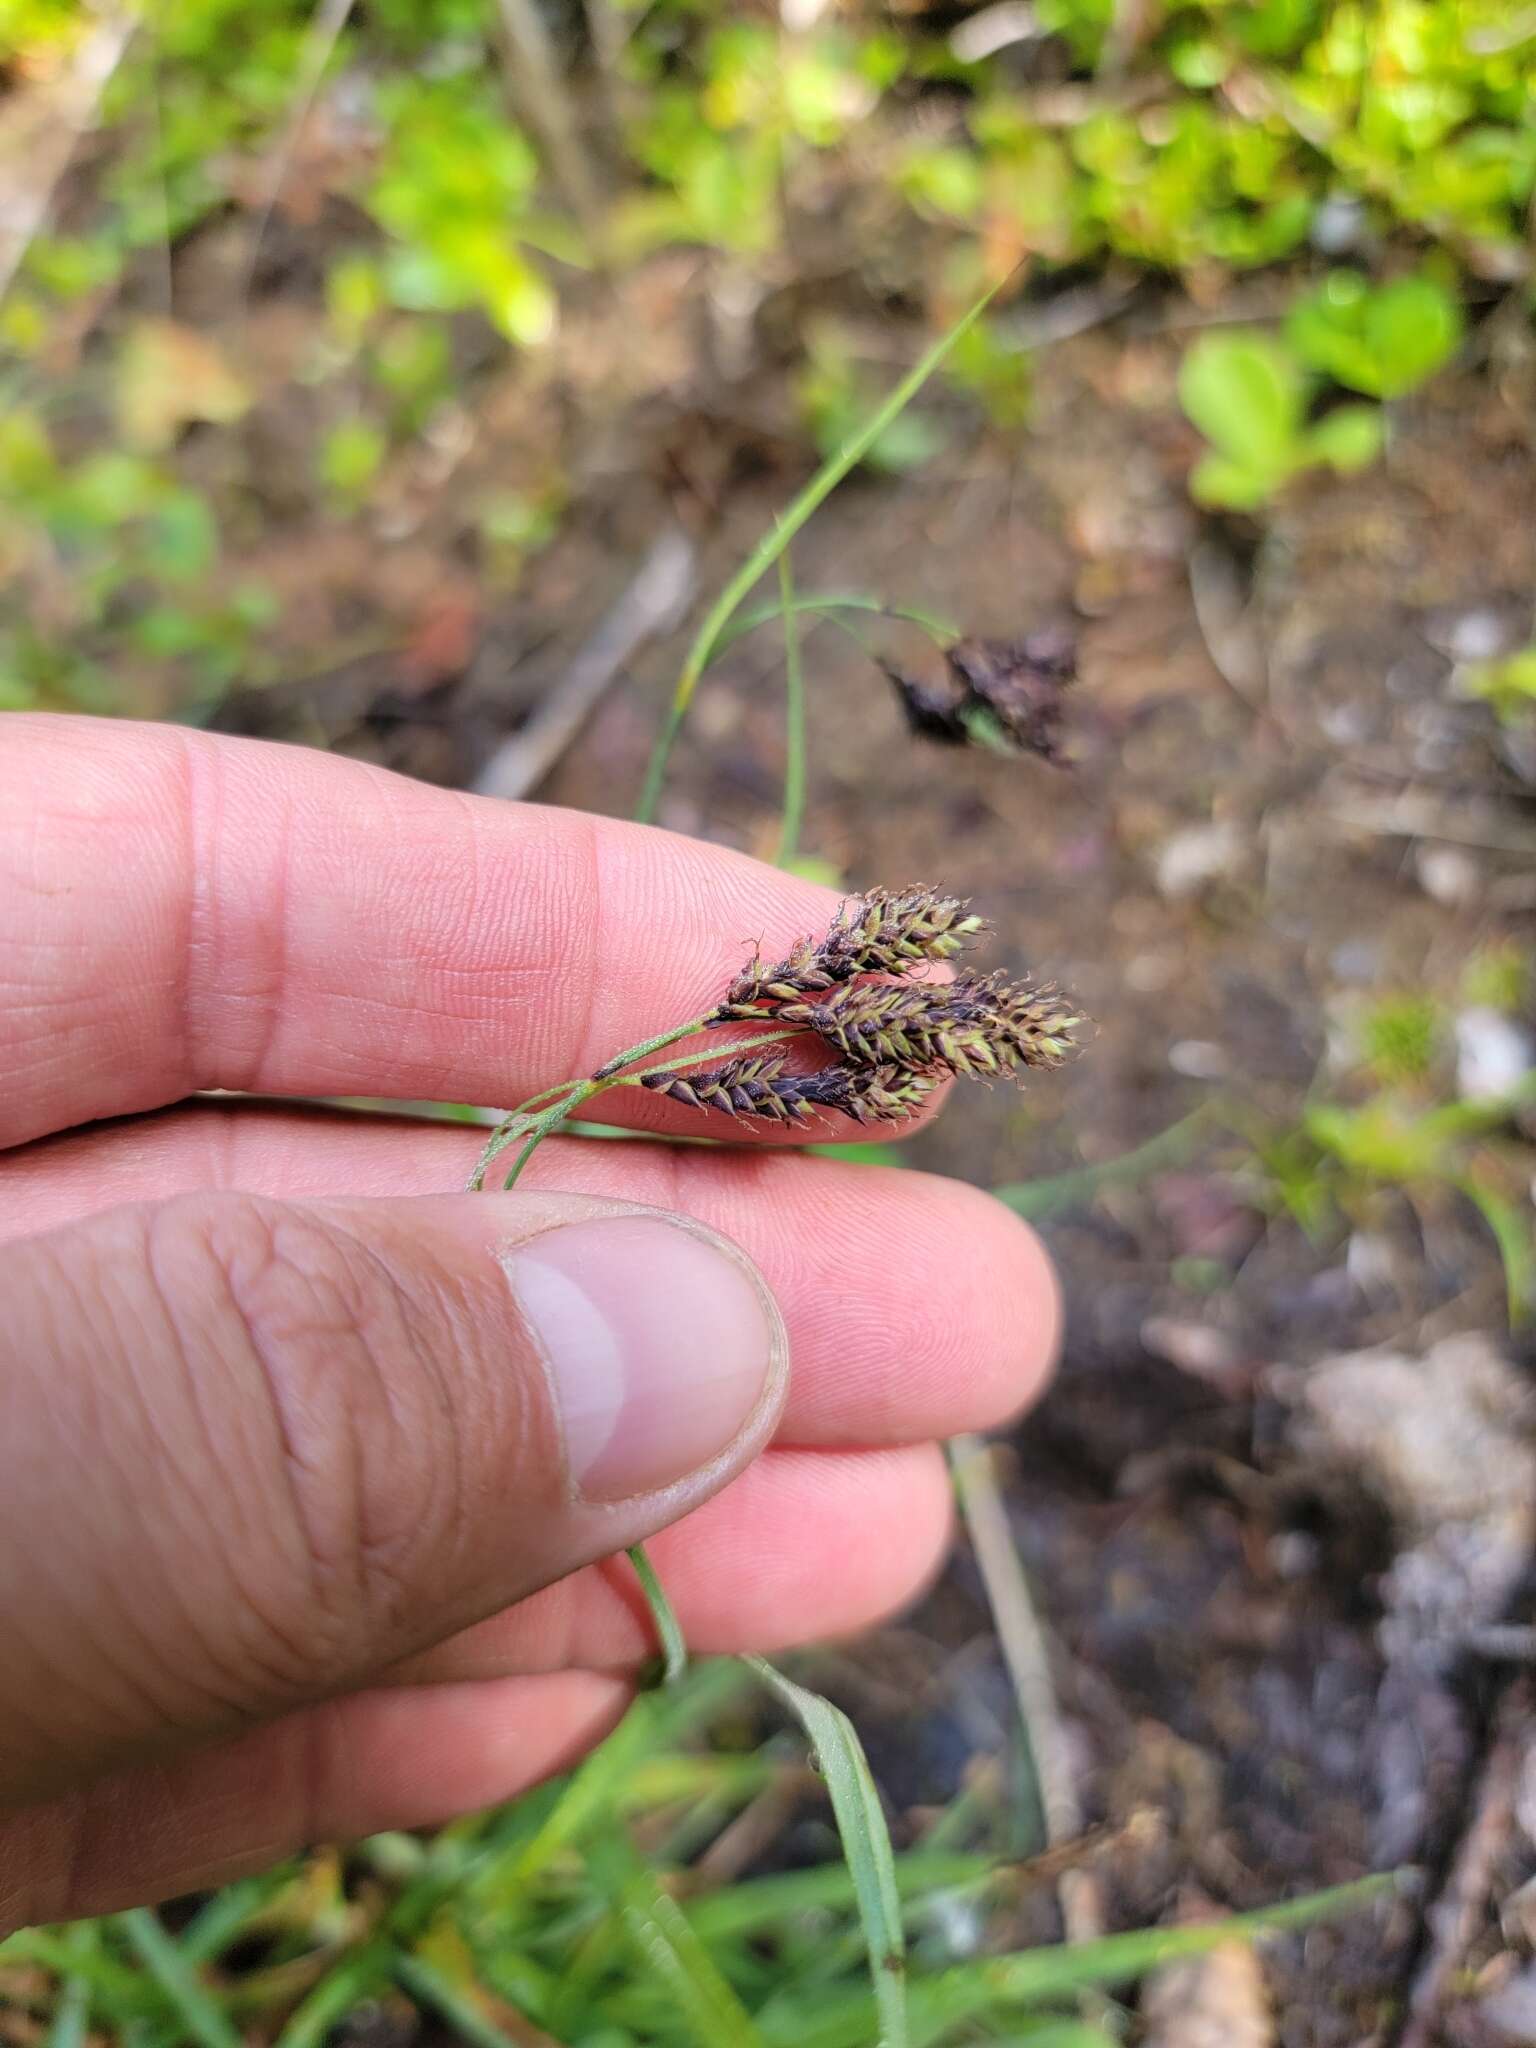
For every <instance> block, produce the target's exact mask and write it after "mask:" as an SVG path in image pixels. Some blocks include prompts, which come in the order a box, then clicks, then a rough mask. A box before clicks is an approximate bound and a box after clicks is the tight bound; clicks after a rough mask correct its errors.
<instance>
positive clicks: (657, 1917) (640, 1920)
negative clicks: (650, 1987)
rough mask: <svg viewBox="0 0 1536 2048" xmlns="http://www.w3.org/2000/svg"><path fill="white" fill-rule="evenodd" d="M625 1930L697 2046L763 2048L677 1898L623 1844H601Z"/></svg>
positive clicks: (761, 2038)
mask: <svg viewBox="0 0 1536 2048" xmlns="http://www.w3.org/2000/svg"><path fill="white" fill-rule="evenodd" d="M598 1861H599V1863H600V1865H606V1866H607V1869H608V1871H609V1873H610V1879H611V1882H612V1885H613V1892H614V1896H615V1900H616V1903H617V1905H618V1909H619V1916H620V1918H621V1919H622V1921H623V1923H624V1931H625V1933H626V1934H627V1935H628V1937H629V1940H630V1942H631V1944H632V1946H633V1948H634V1951H635V1954H636V1955H637V1957H638V1958H639V1960H640V1963H641V1965H642V1967H643V1968H644V1970H645V1971H646V1973H647V1974H648V1975H649V1976H650V1977H651V1978H652V1979H653V1980H654V1981H655V1983H656V1984H657V1986H658V1987H659V1989H660V1990H661V1991H662V1992H663V1993H664V1994H665V1997H666V2001H667V2005H668V2007H669V2009H670V2010H671V2011H673V2012H675V2013H676V2015H677V2017H678V2018H679V2019H680V2020H681V2021H682V2023H683V2025H684V2027H685V2028H686V2029H687V2031H688V2032H689V2034H690V2035H691V2036H692V2037H693V2039H694V2040H695V2041H696V2042H697V2043H698V2048H763V2037H762V2035H761V2034H760V2033H759V2032H758V2030H757V2028H756V2026H755V2025H754V2023H753V2020H752V2015H751V2014H750V2013H749V2012H748V2011H747V2009H746V2007H745V2006H744V2005H743V2004H742V2002H741V2000H740V1999H739V1998H738V1997H737V1995H736V1993H735V1991H734V1990H733V1989H732V1988H731V1986H730V1984H729V1983H728V1982H727V1981H726V1979H725V1977H724V1976H723V1975H722V1974H721V1972H720V1970H719V1968H718V1967H717V1965H716V1963H715V1961H714V1958H713V1957H712V1956H711V1955H710V1953H709V1950H708V1949H707V1948H706V1947H705V1945H704V1943H703V1942H702V1941H701V1940H700V1938H699V1936H698V1934H697V1932H696V1931H695V1929H694V1928H693V1927H692V1926H691V1925H690V1923H689V1921H688V1919H687V1917H686V1916H685V1915H684V1913H683V1911H682V1909H681V1907H680V1906H679V1905H678V1903H677V1901H676V1899H674V1898H671V1897H670V1896H669V1895H668V1894H667V1893H666V1892H664V1891H663V1890H662V1888H661V1886H660V1885H659V1884H658V1883H657V1881H656V1878H655V1876H654V1874H653V1873H652V1872H651V1871H650V1870H648V1869H647V1868H646V1866H645V1865H644V1864H643V1863H642V1862H641V1861H640V1859H639V1857H638V1856H636V1855H634V1854H633V1853H632V1852H630V1850H629V1849H628V1846H627V1844H620V1843H619V1842H617V1841H614V1842H609V1843H605V1844H604V1845H603V1850H602V1854H601V1856H600V1857H599V1859H598Z"/></svg>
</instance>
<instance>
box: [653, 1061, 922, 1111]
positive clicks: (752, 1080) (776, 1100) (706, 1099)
mask: <svg viewBox="0 0 1536 2048" xmlns="http://www.w3.org/2000/svg"><path fill="white" fill-rule="evenodd" d="M783 1066H784V1062H783V1058H782V1056H780V1057H778V1058H771V1059H741V1060H730V1061H727V1062H726V1064H725V1065H723V1066H720V1067H710V1068H707V1069H704V1070H702V1071H701V1070H699V1069H695V1070H693V1071H692V1072H689V1073H686V1074H684V1073H672V1074H647V1075H646V1077H645V1080H644V1082H643V1084H642V1085H643V1086H644V1087H646V1088H649V1089H651V1090H653V1091H654V1092H655V1093H656V1094H658V1095H667V1096H670V1097H671V1098H672V1100H673V1101H674V1102H681V1103H684V1104H685V1105H686V1106H687V1107H688V1108H690V1109H714V1110H719V1111H721V1112H722V1113H723V1114H724V1115H726V1116H734V1117H742V1116H760V1117H766V1118H768V1119H770V1120H771V1121H772V1122H775V1123H795V1124H799V1123H804V1122H805V1121H806V1120H807V1117H808V1115H809V1113H810V1111H811V1110H813V1109H832V1110H837V1111H839V1112H840V1113H841V1114H842V1115H843V1116H846V1117H851V1118H852V1120H853V1121H854V1122H855V1123H860V1124H864V1123H902V1122H905V1120H906V1119H907V1118H908V1117H909V1116H913V1115H915V1114H916V1112H917V1111H918V1110H919V1109H920V1108H921V1107H922V1105H923V1103H924V1102H925V1101H926V1100H927V1098H928V1097H929V1096H930V1095H931V1094H932V1093H933V1091H934V1089H935V1088H937V1086H938V1085H939V1084H938V1081H937V1080H936V1079H934V1078H933V1077H931V1076H929V1075H926V1074H911V1073H904V1072H903V1071H902V1070H901V1069H900V1068H898V1067H885V1066H882V1067H861V1068H857V1069H853V1068H848V1067H823V1068H822V1069H821V1070H820V1071H819V1072H818V1073H814V1074H786V1073H785V1072H784V1071H783Z"/></svg>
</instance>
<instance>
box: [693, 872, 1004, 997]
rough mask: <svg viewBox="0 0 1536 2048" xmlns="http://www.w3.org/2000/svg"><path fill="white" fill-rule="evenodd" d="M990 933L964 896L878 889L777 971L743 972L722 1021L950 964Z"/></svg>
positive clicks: (759, 964) (757, 964)
mask: <svg viewBox="0 0 1536 2048" xmlns="http://www.w3.org/2000/svg"><path fill="white" fill-rule="evenodd" d="M985 930H986V923H985V920H984V919H982V918H980V917H978V916H977V915H976V914H975V913H974V912H973V911H972V910H971V908H970V906H969V905H968V904H966V903H963V902H961V901H960V900H959V899H958V898H957V897H953V896H941V895H939V894H938V893H937V891H936V890H933V889H920V888H913V889H873V890H871V891H870V893H869V894H868V895H867V896H865V897H863V898H861V899H860V900H858V901H857V902H852V903H845V904H844V905H843V907H842V909H841V910H840V911H839V912H838V914H837V916H836V918H835V919H834V920H833V923H832V926H831V929H830V930H829V931H828V932H827V933H826V935H825V937H823V938H821V939H802V940H801V941H800V943H799V944H798V945H797V946H795V947H794V948H793V950H792V951H791V952H790V953H788V954H787V955H786V956H785V958H784V959H782V960H780V961H777V962H775V963H774V964H773V965H771V966H769V965H765V964H764V962H763V961H761V960H754V961H753V962H752V964H751V965H750V966H749V967H747V968H745V969H744V970H743V972H742V973H740V974H739V975H738V976H737V977H736V979H735V981H734V982H732V984H731V986H730V988H729V989H728V990H727V991H726V996H725V1001H724V1002H723V1003H721V1005H720V1008H719V1010H718V1011H717V1013H716V1015H717V1016H718V1017H719V1018H720V1019H721V1020H724V1019H726V1018H728V1017H757V1016H761V1015H762V1014H763V1013H764V1011H765V1010H767V1011H771V1010H772V1009H773V1008H774V1007H775V1006H776V1005H778V1004H780V1003H793V1002H799V1001H801V1000H802V999H804V998H805V997H808V996H817V995H822V994H825V992H826V991H827V990H829V989H833V988H838V987H841V986H842V985H843V984H844V983H845V982H850V981H853V980H854V979H855V978H856V977H857V976H859V975H861V974H905V973H907V972H909V970H910V969H912V968H913V967H916V966H918V965H920V964H921V963H922V962H923V961H926V960H949V959H952V958H953V957H954V955H955V954H956V953H958V952H960V951H961V950H962V949H963V948H964V947H965V946H967V945H969V944H970V943H971V941H972V940H973V939H975V938H977V937H979V936H980V934H981V933H982V932H984V931H985Z"/></svg>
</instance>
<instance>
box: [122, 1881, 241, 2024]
mask: <svg viewBox="0 0 1536 2048" xmlns="http://www.w3.org/2000/svg"><path fill="white" fill-rule="evenodd" d="M118 1925H119V1927H121V1928H122V1930H123V1933H124V1934H125V1935H126V1936H127V1938H128V1941H129V1943H130V1944H131V1946H132V1947H133V1948H135V1949H136V1950H137V1951H138V1953H139V1956H140V1959H141V1960H142V1962H143V1964H144V1967H145V1968H146V1969H147V1970H148V1971H149V1973H150V1975H151V1976H152V1977H153V1978H154V1979H155V1981H156V1983H157V1984H158V1985H159V1986H160V1988H161V1990H162V1991H164V1992H165V1994H166V1996H167V1997H168V1998H169V1999H170V2001H171V2003H172V2004H173V2005H174V2006H175V2008H176V2010H177V2012H178V2013H179V2014H180V2016H181V2020H182V2023H183V2025H184V2026H185V2027H186V2030H187V2032H188V2033H189V2034H190V2035H191V2037H192V2039H193V2040H194V2041H196V2042H198V2043H199V2048H244V2044H243V2042H242V2041H241V2038H240V2035H239V2033H238V2032H237V2030H236V2029H235V2028H234V2027H233V2026H231V2025H230V2023H229V2021H228V2020H227V2019H226V2018H225V2017H224V2014H223V2013H222V2012H221V2011H220V2009H219V2005H218V2001H217V2000H216V1999H215V1998H214V1997H213V1995H212V1994H211V1993H210V1992H209V1990H208V1988H207V1986H206V1985H205V1984H204V1983H203V1981H202V1979H201V1978H200V1977H199V1975H198V1973H197V1970H196V1969H195V1967H194V1966H193V1965H192V1963H190V1962H189V1961H188V1959H187V1957H186V1956H185V1955H183V1954H182V1951H181V1947H180V1945H179V1943H177V1942H176V1941H175V1940H173V1938H172V1937H171V1936H170V1935H169V1934H167V1933H166V1931H165V1928H164V1927H163V1926H162V1925H161V1923H160V1920H159V1918H158V1917H157V1916H156V1915H155V1914H154V1913H151V1912H150V1911H149V1910H148V1909H147V1908H146V1907H143V1906H140V1907H137V1908H135V1910H134V1911H133V1912H131V1913H123V1914H120V1915H119V1916H118Z"/></svg>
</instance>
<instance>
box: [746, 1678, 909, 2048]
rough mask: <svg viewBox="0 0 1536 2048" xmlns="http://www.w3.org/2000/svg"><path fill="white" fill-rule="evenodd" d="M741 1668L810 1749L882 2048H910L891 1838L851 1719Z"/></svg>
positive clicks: (786, 1682) (782, 1682)
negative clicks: (859, 1934) (847, 1881)
mask: <svg viewBox="0 0 1536 2048" xmlns="http://www.w3.org/2000/svg"><path fill="white" fill-rule="evenodd" d="M742 1662H743V1663H744V1664H746V1665H747V1666H748V1667H749V1669H751V1670H752V1671H754V1672H756V1674H757V1676H758V1677H759V1678H760V1679H761V1680H762V1681H763V1683H764V1685H766V1686H767V1687H768V1689H769V1690H770V1691H771V1692H773V1693H774V1694H776V1695H777V1697H778V1698H779V1699H780V1700H782V1701H783V1703H784V1704H785V1706H787V1707H788V1708H789V1709H790V1711H791V1712H792V1713H793V1714H794V1715H795V1717H796V1719H797V1720H798V1721H799V1722H800V1724H801V1726H802V1727H803V1728H804V1730H805V1732H806V1734H807V1735H808V1736H809V1737H810V1738H811V1742H812V1744H813V1745H814V1747H815V1750H816V1756H817V1759H818V1761H819V1762H820V1765H821V1770H822V1775H823V1776H824V1777H825V1779H826V1781H827V1792H828V1794H829V1796H830V1798H831V1801H832V1812H833V1815H834V1817H835V1819H836V1821H837V1831H838V1834H839V1835H840V1836H841V1838H842V1844H843V1854H844V1856H845V1857H846V1858H847V1862H848V1871H849V1875H850V1876H851V1877H852V1879H853V1890H854V1897H855V1899H856V1900H857V1902H858V1908H859V1919H860V1922H861V1923H862V1925H863V1929H864V1941H865V1946H866V1948H867V1949H868V1951H869V1969H870V1978H871V1981H872V1983H873V1985H874V2007H875V2015H876V2018H877V2020H878V2024H879V2040H880V2048H907V2043H908V2033H907V1998H906V1971H907V1938H906V1930H905V1928H904V1926H903V1924H902V1918H901V1894H900V1891H899V1889H898V1887H897V1883H896V1859H895V1857H894V1856H893V1855H892V1853H891V1836H890V1830H889V1829H888V1828H887V1826H886V1824H885V1814H884V1811H883V1810H882V1808H881V1805H880V1794H879V1792H878V1791H877V1790H876V1788H875V1781H874V1778H873V1777H872V1776H871V1774H870V1769H869V1764H868V1762H867V1761H866V1759H865V1755H864V1746H863V1744H862V1743H861V1742H860V1741H859V1738H858V1735H857V1733H856V1731H855V1729H854V1725H853V1723H852V1722H851V1721H850V1720H849V1718H848V1716H847V1715H846V1714H845V1713H844V1712H843V1711H842V1709H841V1708H840V1707H834V1706H833V1704H832V1702H831V1701H830V1700H824V1699H823V1698H822V1697H821V1695H820V1693H814V1692H808V1691H807V1690H806V1688H805V1687H804V1686H803V1685H796V1684H795V1683H794V1682H793V1680H791V1679H788V1678H786V1677H785V1676H784V1674H783V1673H782V1672H780V1671H775V1670H774V1668H773V1666H772V1665H771V1664H770V1663H768V1662H767V1661H766V1659H764V1658H762V1657H744V1658H743V1659H742ZM866 2024H867V2022H866ZM865 2039H866V2041H867V2039H868V2036H867V2034H866V2036H865Z"/></svg>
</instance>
